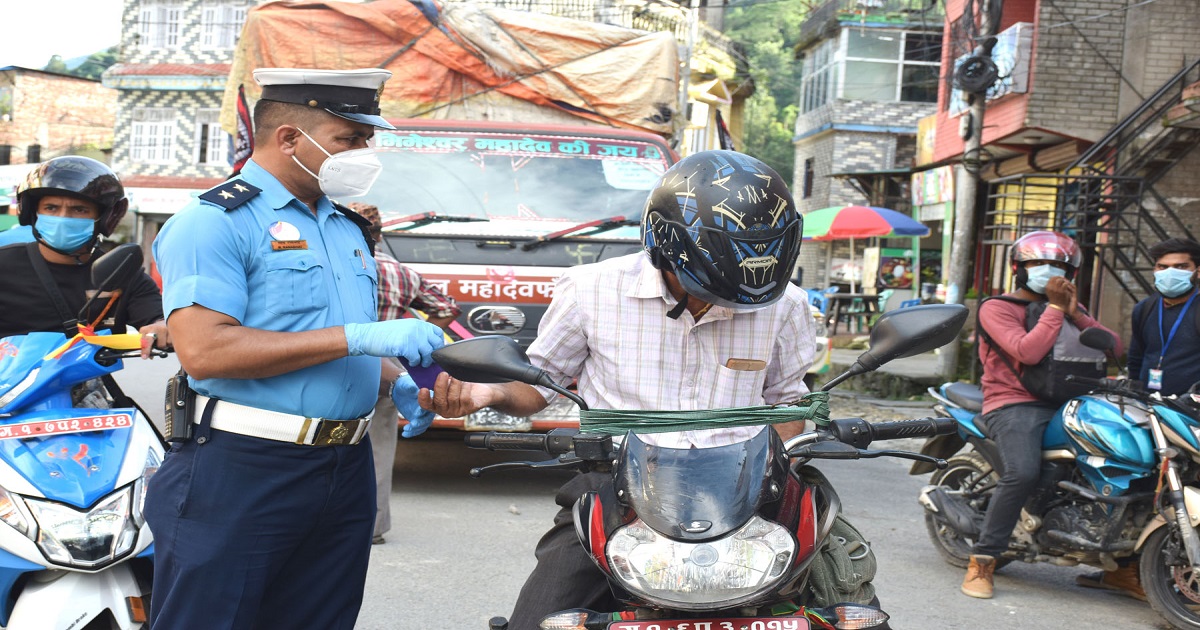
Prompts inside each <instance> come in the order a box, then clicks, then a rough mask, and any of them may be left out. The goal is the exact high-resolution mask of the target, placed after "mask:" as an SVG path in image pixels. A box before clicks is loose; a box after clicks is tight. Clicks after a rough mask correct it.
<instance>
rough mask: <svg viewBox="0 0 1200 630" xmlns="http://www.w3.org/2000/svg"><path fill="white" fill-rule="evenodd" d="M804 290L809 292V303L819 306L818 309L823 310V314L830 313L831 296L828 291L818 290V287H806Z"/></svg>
mask: <svg viewBox="0 0 1200 630" xmlns="http://www.w3.org/2000/svg"><path fill="white" fill-rule="evenodd" d="M804 291H805V292H806V293H808V303H809V304H812V305H813V306H815V307H817V309H818V310H819V311H821V314H822V315H828V314H829V298H828V297H827V296H828V295H829V294H828V293H826V292H824V291H818V290H817V289H805V290H804Z"/></svg>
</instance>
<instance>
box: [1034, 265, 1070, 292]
mask: <svg viewBox="0 0 1200 630" xmlns="http://www.w3.org/2000/svg"><path fill="white" fill-rule="evenodd" d="M1025 273H1026V274H1027V275H1028V277H1029V279H1028V280H1026V281H1025V287H1026V288H1028V289H1029V290H1030V291H1033V292H1034V293H1038V294H1041V295H1045V293H1046V285H1047V284H1048V283H1049V282H1050V278H1065V277H1067V270H1066V269H1059V268H1058V267H1055V266H1054V265H1038V266H1036V267H1030V268H1028V269H1026V270H1025Z"/></svg>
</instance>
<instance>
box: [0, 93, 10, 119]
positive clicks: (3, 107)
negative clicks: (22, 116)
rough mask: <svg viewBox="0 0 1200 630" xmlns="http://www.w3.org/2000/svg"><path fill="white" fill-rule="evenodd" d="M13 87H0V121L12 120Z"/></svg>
mask: <svg viewBox="0 0 1200 630" xmlns="http://www.w3.org/2000/svg"><path fill="white" fill-rule="evenodd" d="M12 114H13V89H12V86H11V85H9V86H5V87H0V122H8V121H10V120H12Z"/></svg>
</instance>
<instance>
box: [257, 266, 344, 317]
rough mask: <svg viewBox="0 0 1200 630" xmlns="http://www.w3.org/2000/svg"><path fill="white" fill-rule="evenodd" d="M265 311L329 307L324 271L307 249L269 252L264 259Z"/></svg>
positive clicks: (278, 312)
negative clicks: (305, 250)
mask: <svg viewBox="0 0 1200 630" xmlns="http://www.w3.org/2000/svg"><path fill="white" fill-rule="evenodd" d="M266 270H267V273H266V287H265V291H266V297H267V305H266V306H267V310H268V311H270V312H272V313H275V314H277V315H284V314H289V313H306V312H311V311H313V310H318V309H323V308H326V307H327V306H329V294H328V292H327V291H326V290H325V270H324V269H323V268H322V266H321V262H320V260H318V259H317V257H316V256H315V255H313V254H311V253H309V252H273V253H272V254H271V255H268V256H267V259H266Z"/></svg>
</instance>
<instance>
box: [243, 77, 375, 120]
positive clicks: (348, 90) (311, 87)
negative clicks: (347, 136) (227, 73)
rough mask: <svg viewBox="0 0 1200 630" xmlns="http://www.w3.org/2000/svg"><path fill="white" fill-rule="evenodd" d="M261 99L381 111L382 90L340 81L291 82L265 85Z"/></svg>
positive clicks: (343, 111) (356, 111)
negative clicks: (342, 83)
mask: <svg viewBox="0 0 1200 630" xmlns="http://www.w3.org/2000/svg"><path fill="white" fill-rule="evenodd" d="M262 99H263V100H267V101H279V102H281V103H295V104H297V105H307V106H309V107H320V108H321V109H326V110H329V111H330V112H331V113H334V114H366V115H368V116H378V115H379V91H378V90H372V89H370V88H355V87H344V86H340V85H318V84H312V83H308V84H290V85H267V86H263V91H262Z"/></svg>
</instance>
